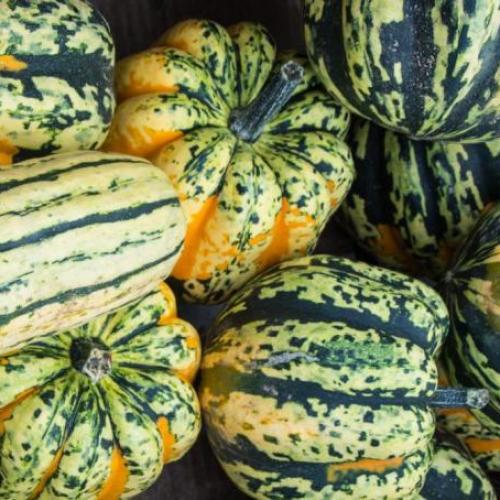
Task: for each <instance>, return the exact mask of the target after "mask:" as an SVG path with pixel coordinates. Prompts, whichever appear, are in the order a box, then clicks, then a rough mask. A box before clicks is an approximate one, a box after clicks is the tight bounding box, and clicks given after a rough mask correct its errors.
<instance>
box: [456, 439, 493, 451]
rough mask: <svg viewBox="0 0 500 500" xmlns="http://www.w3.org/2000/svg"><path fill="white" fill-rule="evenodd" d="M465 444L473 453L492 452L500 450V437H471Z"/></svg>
mask: <svg viewBox="0 0 500 500" xmlns="http://www.w3.org/2000/svg"><path fill="white" fill-rule="evenodd" d="M465 444H466V445H467V447H468V448H469V449H470V451H472V453H490V452H495V451H500V439H481V438H474V437H469V438H467V439H466V440H465Z"/></svg>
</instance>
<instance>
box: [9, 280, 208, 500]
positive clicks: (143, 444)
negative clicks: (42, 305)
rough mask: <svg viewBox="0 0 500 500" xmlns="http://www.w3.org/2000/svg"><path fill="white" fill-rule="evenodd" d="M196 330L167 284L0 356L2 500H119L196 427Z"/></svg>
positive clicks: (149, 478) (146, 481) (151, 477)
mask: <svg viewBox="0 0 500 500" xmlns="http://www.w3.org/2000/svg"><path fill="white" fill-rule="evenodd" d="M199 360H200V342H199V338H198V334H197V333H196V331H195V330H194V328H193V327H192V326H191V325H189V324H188V323H186V322H184V321H182V320H180V319H178V318H177V317H176V308H175V299H174V297H173V294H172V292H171V291H170V289H168V287H166V285H164V286H163V287H162V292H159V291H157V292H153V293H151V294H149V295H147V296H145V297H144V298H142V299H140V300H139V301H138V302H135V303H134V304H131V305H129V306H126V307H124V308H122V309H119V310H118V311H117V312H115V313H112V314H109V315H103V316H100V317H97V318H94V319H93V320H92V321H91V322H90V323H87V324H86V325H84V326H82V327H79V328H75V329H71V330H65V331H60V332H58V333H56V334H54V335H51V336H46V337H42V338H39V339H36V340H35V341H33V342H31V343H29V344H28V345H26V346H24V347H23V348H22V349H20V350H18V351H15V352H12V353H9V354H7V355H5V356H4V357H2V358H1V359H0V407H1V409H0V433H1V440H0V477H1V481H0V497H1V498H9V499H14V498H15V499H16V500H25V499H26V500H27V499H31V498H40V499H49V498H50V499H52V498H87V499H99V500H111V499H118V498H127V497H131V496H134V495H137V494H139V493H140V492H142V491H144V490H145V489H146V488H148V487H149V486H150V485H151V484H152V483H153V482H154V481H155V479H156V478H157V477H158V475H159V474H160V472H161V470H162V467H163V464H164V463H168V462H170V461H172V460H177V459H178V458H180V457H181V456H182V455H183V454H184V453H185V452H186V451H187V450H188V449H189V448H190V447H191V445H192V444H193V442H194V441H195V439H196V437H197V435H198V432H199V429H200V421H201V416H200V410H199V404H198V400H197V397H196V392H195V391H194V389H193V387H192V386H191V381H192V380H193V378H194V375H195V373H196V370H197V367H198V364H199Z"/></svg>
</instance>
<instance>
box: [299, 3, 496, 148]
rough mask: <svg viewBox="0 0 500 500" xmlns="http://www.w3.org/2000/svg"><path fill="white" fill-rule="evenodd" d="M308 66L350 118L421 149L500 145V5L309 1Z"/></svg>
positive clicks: (306, 29)
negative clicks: (414, 141)
mask: <svg viewBox="0 0 500 500" xmlns="http://www.w3.org/2000/svg"><path fill="white" fill-rule="evenodd" d="M305 5H306V7H305V26H306V27H305V37H306V45H307V49H308V54H309V59H310V61H311V64H312V65H313V66H314V68H315V69H316V72H317V73H318V76H319V78H320V79H321V80H322V82H323V83H324V85H325V87H326V88H327V90H328V91H329V92H330V93H331V94H332V95H334V96H335V97H336V98H337V99H338V100H339V101H340V102H341V103H342V104H343V105H345V106H346V107H348V108H349V109H350V110H351V111H353V112H355V113H357V114H359V115H361V116H364V117H365V118H368V119H370V120H372V121H374V122H375V123H378V124H379V125H382V126H383V127H385V128H389V129H392V130H397V131H399V132H402V133H404V134H407V135H409V136H411V137H414V138H418V139H429V140H437V139H440V140H442V139H446V140H453V141H464V140H468V141H471V142H476V141H486V140H492V139H495V138H499V137H500V108H499V106H498V99H499V96H500V69H499V59H498V53H499V51H500V34H499V28H500V15H499V14H500V2H499V1H498V0H477V1H474V2H470V1H469V0H433V1H427V2H426V1H412V0H393V1H391V2H390V3H388V2H386V1H385V0H369V1H364V2H362V1H358V0H355V1H353V0H306V2H305Z"/></svg>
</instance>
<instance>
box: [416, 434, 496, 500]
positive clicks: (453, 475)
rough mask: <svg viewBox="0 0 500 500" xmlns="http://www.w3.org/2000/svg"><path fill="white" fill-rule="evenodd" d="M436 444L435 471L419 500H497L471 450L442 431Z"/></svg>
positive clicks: (431, 470)
mask: <svg viewBox="0 0 500 500" xmlns="http://www.w3.org/2000/svg"><path fill="white" fill-rule="evenodd" d="M436 440H437V443H436V452H435V454H434V458H433V460H432V465H431V468H430V469H429V472H428V473H427V476H426V478H425V484H424V487H423V488H422V491H421V492H420V494H419V495H418V496H417V497H416V499H415V500H417V499H420V500H471V499H477V500H496V498H497V496H496V494H495V489H494V488H493V485H492V484H491V483H490V481H489V479H488V477H487V476H486V474H485V473H484V472H483V471H482V470H481V467H479V465H478V464H477V463H476V461H475V460H474V459H473V458H472V456H471V455H470V453H469V452H468V451H467V448H465V447H464V446H463V445H462V444H461V443H460V441H458V440H457V438H456V437H455V436H453V435H451V434H448V433H445V432H442V431H439V432H437V433H436Z"/></svg>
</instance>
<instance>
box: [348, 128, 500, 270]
mask: <svg viewBox="0 0 500 500" xmlns="http://www.w3.org/2000/svg"><path fill="white" fill-rule="evenodd" d="M349 144H350V146H351V148H352V153H353V157H354V163H355V166H356V173H357V177H356V180H355V181H354V183H353V187H352V190H351V191H350V192H349V194H348V196H347V198H346V201H345V203H343V205H342V207H341V213H342V216H343V218H344V220H345V222H346V223H347V226H348V227H349V229H350V230H351V232H352V233H353V235H354V237H355V238H356V240H357V241H358V242H359V244H360V245H361V246H362V247H363V248H364V249H365V250H366V251H368V252H369V253H370V254H372V255H373V256H374V257H375V258H376V259H377V260H378V261H380V262H381V263H382V264H384V265H386V266H389V267H394V268H397V269H402V270H404V271H406V272H411V273H413V274H417V275H422V274H424V275H427V276H428V277H431V278H436V277H439V276H440V275H441V274H442V273H443V272H444V271H445V270H446V269H447V268H448V267H449V265H450V264H451V258H452V256H453V253H454V250H455V249H456V248H457V247H458V246H459V244H460V243H461V241H462V239H463V238H464V237H465V236H466V235H467V234H468V233H469V231H470V230H471V229H472V227H473V225H474V223H475V222H476V220H477V219H478V218H479V216H480V214H481V212H482V211H483V210H484V208H485V207H486V206H487V205H488V204H489V203H491V202H494V201H496V200H498V199H499V197H500V140H496V141H491V142H487V143H479V144H460V143H454V142H429V141H412V140H410V139H408V138H406V137H405V136H403V135H401V134H397V133H395V132H391V131H387V130H384V129H382V128H381V127H378V126H377V125H374V124H371V123H370V122H368V121H366V120H363V119H356V120H355V121H354V123H353V125H352V127H351V130H350V133H349Z"/></svg>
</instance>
